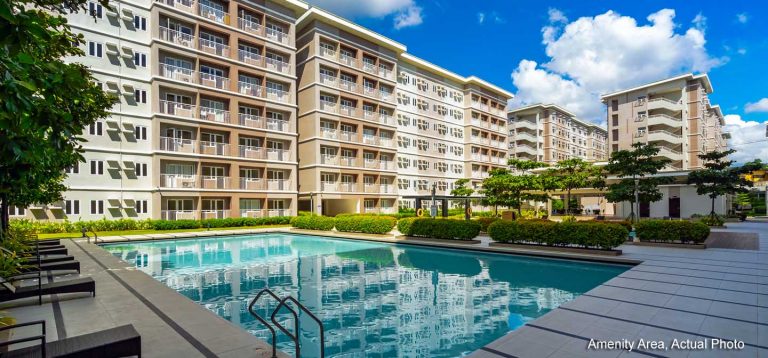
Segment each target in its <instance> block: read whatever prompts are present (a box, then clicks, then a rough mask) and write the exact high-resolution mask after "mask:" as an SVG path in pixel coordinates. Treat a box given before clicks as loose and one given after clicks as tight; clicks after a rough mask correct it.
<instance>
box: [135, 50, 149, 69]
mask: <svg viewBox="0 0 768 358" xmlns="http://www.w3.org/2000/svg"><path fill="white" fill-rule="evenodd" d="M133 64H134V65H136V66H137V67H147V54H146V53H140V52H134V53H133Z"/></svg>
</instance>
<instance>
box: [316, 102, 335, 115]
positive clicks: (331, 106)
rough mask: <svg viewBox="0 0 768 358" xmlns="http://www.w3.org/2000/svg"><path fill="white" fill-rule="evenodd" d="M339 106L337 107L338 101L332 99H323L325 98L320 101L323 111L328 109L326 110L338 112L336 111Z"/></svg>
mask: <svg viewBox="0 0 768 358" xmlns="http://www.w3.org/2000/svg"><path fill="white" fill-rule="evenodd" d="M337 108H338V107H336V103H335V102H331V101H323V100H321V101H320V110H321V111H326V112H331V113H337V112H336V111H337Z"/></svg>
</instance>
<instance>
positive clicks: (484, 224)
mask: <svg viewBox="0 0 768 358" xmlns="http://www.w3.org/2000/svg"><path fill="white" fill-rule="evenodd" d="M497 220H501V219H499V218H477V222H479V223H480V231H482V232H488V225H491V224H493V223H494V222H496V221H497Z"/></svg>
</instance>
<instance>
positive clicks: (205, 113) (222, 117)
mask: <svg viewBox="0 0 768 358" xmlns="http://www.w3.org/2000/svg"><path fill="white" fill-rule="evenodd" d="M200 119H202V120H206V121H211V122H218V123H229V122H230V119H229V111H226V110H223V109H218V108H211V107H200Z"/></svg>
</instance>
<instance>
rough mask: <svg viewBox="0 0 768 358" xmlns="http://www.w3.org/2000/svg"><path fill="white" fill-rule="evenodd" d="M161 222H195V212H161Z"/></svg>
mask: <svg viewBox="0 0 768 358" xmlns="http://www.w3.org/2000/svg"><path fill="white" fill-rule="evenodd" d="M161 217H162V219H163V220H197V211H195V210H163V211H162V212H161Z"/></svg>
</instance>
